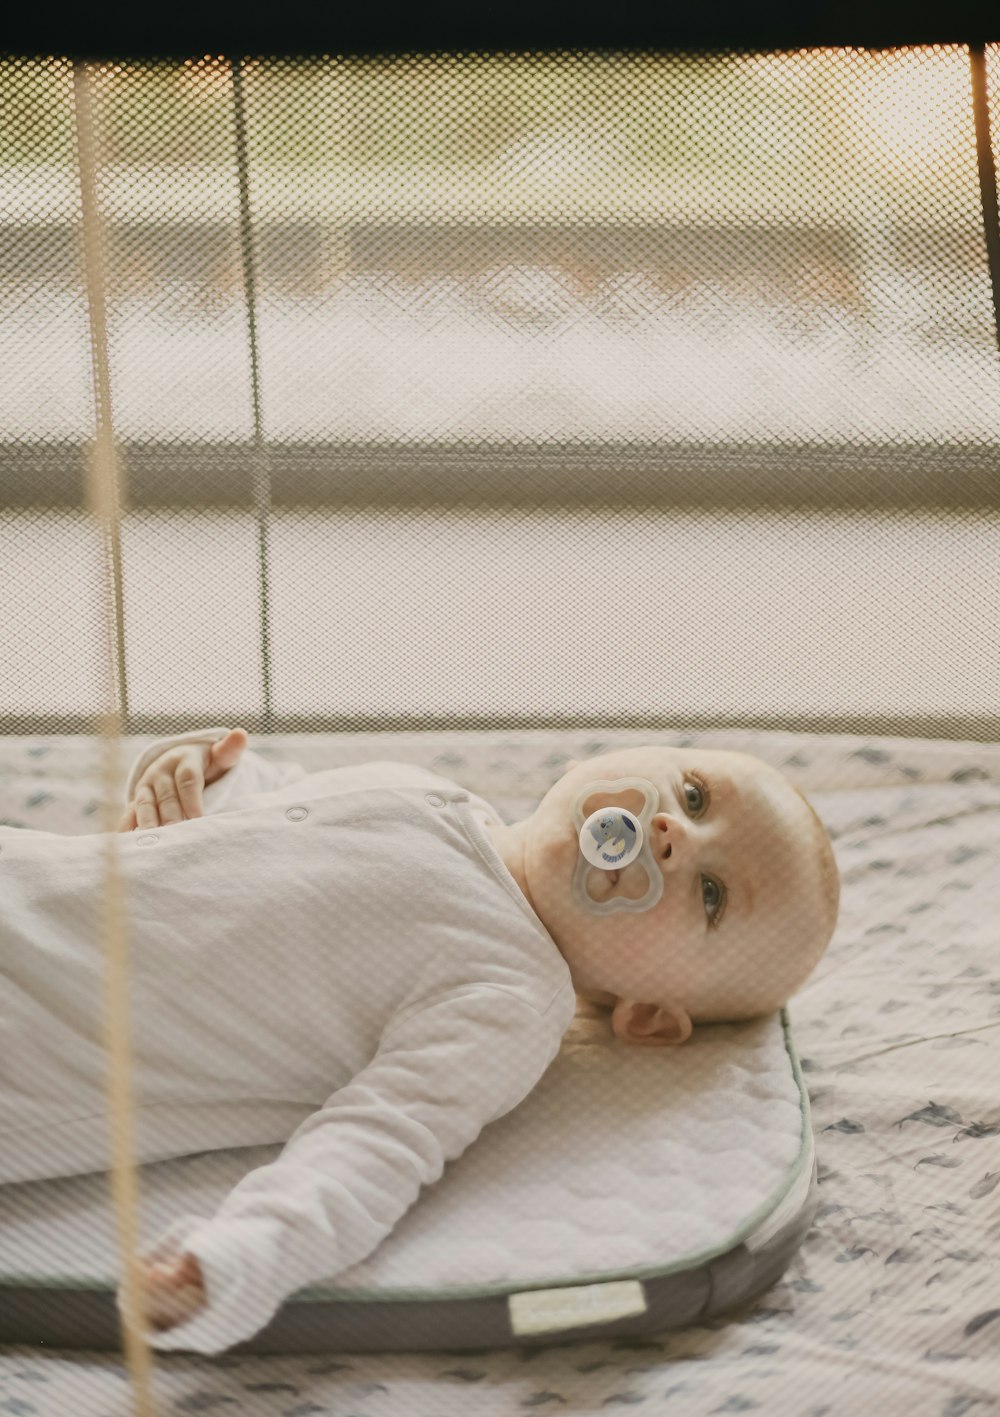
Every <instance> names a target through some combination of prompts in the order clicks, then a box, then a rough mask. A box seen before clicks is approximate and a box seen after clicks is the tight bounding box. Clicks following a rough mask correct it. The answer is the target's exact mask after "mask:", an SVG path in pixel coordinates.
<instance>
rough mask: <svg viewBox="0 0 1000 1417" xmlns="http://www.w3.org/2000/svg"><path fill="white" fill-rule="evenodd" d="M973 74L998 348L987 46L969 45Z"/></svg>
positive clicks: (998, 230)
mask: <svg viewBox="0 0 1000 1417" xmlns="http://www.w3.org/2000/svg"><path fill="white" fill-rule="evenodd" d="M969 68H970V70H971V73H972V116H973V120H974V122H975V125H976V160H977V165H978V167H979V197H980V201H981V202H982V205H983V235H984V236H985V237H986V262H987V265H988V266H989V271H990V283H991V285H992V287H993V322H994V327H995V330H996V336H997V345H998V346H1000V214H998V211H997V170H996V163H995V162H994V161H993V144H992V141H991V139H990V105H989V98H988V95H987V85H986V46H985V44H982V43H979V44H970V45H969Z"/></svg>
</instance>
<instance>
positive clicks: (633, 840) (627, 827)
mask: <svg viewBox="0 0 1000 1417" xmlns="http://www.w3.org/2000/svg"><path fill="white" fill-rule="evenodd" d="M642 841H643V833H642V824H641V822H640V821H639V820H638V818H637V817H634V816H633V815H632V813H631V812H624V811H622V810H621V808H620V807H599V808H598V809H597V811H596V812H591V814H590V816H589V817H588V818H587V820H586V821H585V822H584V824H583V826H582V827H581V828H580V850H581V852H582V853H583V855H584V857H585V858H586V859H587V860H588V861H589V862H590V864H591V866H597V867H599V868H600V870H602V871H617V870H621V869H622V868H624V867H625V866H628V865H629V864H630V863H631V862H633V861H634V860H635V858H636V857H637V856H638V855H639V854H640V852H641V851H642Z"/></svg>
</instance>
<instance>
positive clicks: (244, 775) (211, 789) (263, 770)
mask: <svg viewBox="0 0 1000 1417" xmlns="http://www.w3.org/2000/svg"><path fill="white" fill-rule="evenodd" d="M229 732H231V729H229V728H198V729H194V730H193V731H192V732H190V733H178V734H176V735H174V736H173V737H171V738H159V739H157V741H156V742H155V743H150V745H149V747H148V748H144V749H143V751H142V752H141V753H140V754H139V756H138V757H137V758H136V759H135V761H134V762H133V764H132V766H131V767H130V768H129V770H128V776H127V778H126V782H125V801H126V803H129V802H131V801H132V799H133V798H134V797H135V789H136V785H137V784H138V781H139V778H140V777H141V776H142V774H143V773H144V772H145V771H146V768H147V767H148V766H149V764H150V763H151V762H152V761H153V760H154V758H158V757H159V756H160V754H161V753H165V752H166V751H167V749H168V748H179V747H180V746H181V745H182V744H183V743H218V742H219V741H220V740H221V739H223V738H225V736H226V734H227V733H229ZM304 776H305V768H303V767H302V766H301V765H300V764H299V763H275V762H271V761H270V759H268V758H264V757H261V755H260V754H259V753H255V752H254V751H253V749H252V748H244V749H243V752H242V754H241V755H240V759H239V761H238V762H237V763H236V764H235V765H234V766H233V767H231V768H229V769H228V770H227V771H226V772H224V773H223V774H222V776H221V777H218V778H216V780H215V781H214V782H209V783H206V785H205V789H204V791H203V793H202V799H201V800H202V807H203V809H204V812H205V815H206V816H208V814H209V813H211V812H224V811H226V810H227V809H228V808H229V807H230V806H231V804H232V803H233V802H235V801H236V800H238V799H239V798H240V797H246V796H247V795H253V794H255V793H258V792H273V791H274V789H275V788H277V787H284V786H285V784H286V783H289V782H297V781H298V779H299V778H300V777H304Z"/></svg>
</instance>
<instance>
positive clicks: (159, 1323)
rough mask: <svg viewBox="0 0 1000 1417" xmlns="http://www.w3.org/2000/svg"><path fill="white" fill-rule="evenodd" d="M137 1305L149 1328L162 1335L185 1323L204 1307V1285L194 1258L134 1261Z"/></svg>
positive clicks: (188, 1256)
mask: <svg viewBox="0 0 1000 1417" xmlns="http://www.w3.org/2000/svg"><path fill="white" fill-rule="evenodd" d="M136 1273H137V1280H138V1289H139V1295H138V1302H139V1304H140V1306H141V1308H142V1312H143V1313H144V1314H145V1316H146V1322H147V1323H148V1324H149V1325H150V1327H151V1328H153V1329H156V1330H157V1332H160V1333H162V1332H163V1330H164V1329H168V1328H173V1327H174V1325H175V1324H179V1323H185V1322H186V1321H187V1320H188V1319H190V1318H192V1317H193V1316H194V1315H195V1314H196V1313H197V1312H198V1310H199V1309H203V1308H204V1307H205V1304H206V1302H207V1301H206V1295H205V1281H204V1278H203V1277H202V1273H201V1266H200V1265H199V1263H198V1261H197V1260H196V1259H195V1257H194V1255H181V1256H180V1257H179V1258H178V1259H176V1260H173V1261H166V1262H164V1261H162V1260H161V1261H158V1262H157V1263H155V1264H153V1263H150V1262H149V1261H148V1260H141V1259H140V1260H137V1261H136Z"/></svg>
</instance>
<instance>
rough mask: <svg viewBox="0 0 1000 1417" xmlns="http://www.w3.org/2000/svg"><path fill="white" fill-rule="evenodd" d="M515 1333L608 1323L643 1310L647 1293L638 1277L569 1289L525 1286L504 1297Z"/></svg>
mask: <svg viewBox="0 0 1000 1417" xmlns="http://www.w3.org/2000/svg"><path fill="white" fill-rule="evenodd" d="M507 1306H508V1309H509V1311H510V1326H511V1329H512V1331H513V1332H514V1334H515V1335H516V1334H524V1333H552V1332H554V1331H555V1330H556V1329H561V1328H576V1327H577V1325H578V1324H596V1323H609V1322H610V1321H611V1320H612V1319H623V1318H625V1317H626V1316H627V1315H629V1314H644V1313H645V1312H646V1307H647V1306H646V1293H645V1290H644V1289H643V1287H642V1284H641V1283H640V1281H639V1280H638V1279H621V1280H615V1281H614V1282H613V1283H611V1284H584V1285H578V1286H577V1287H575V1288H569V1289H528V1290H526V1291H525V1292H524V1293H523V1294H510V1295H508V1298H507Z"/></svg>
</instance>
